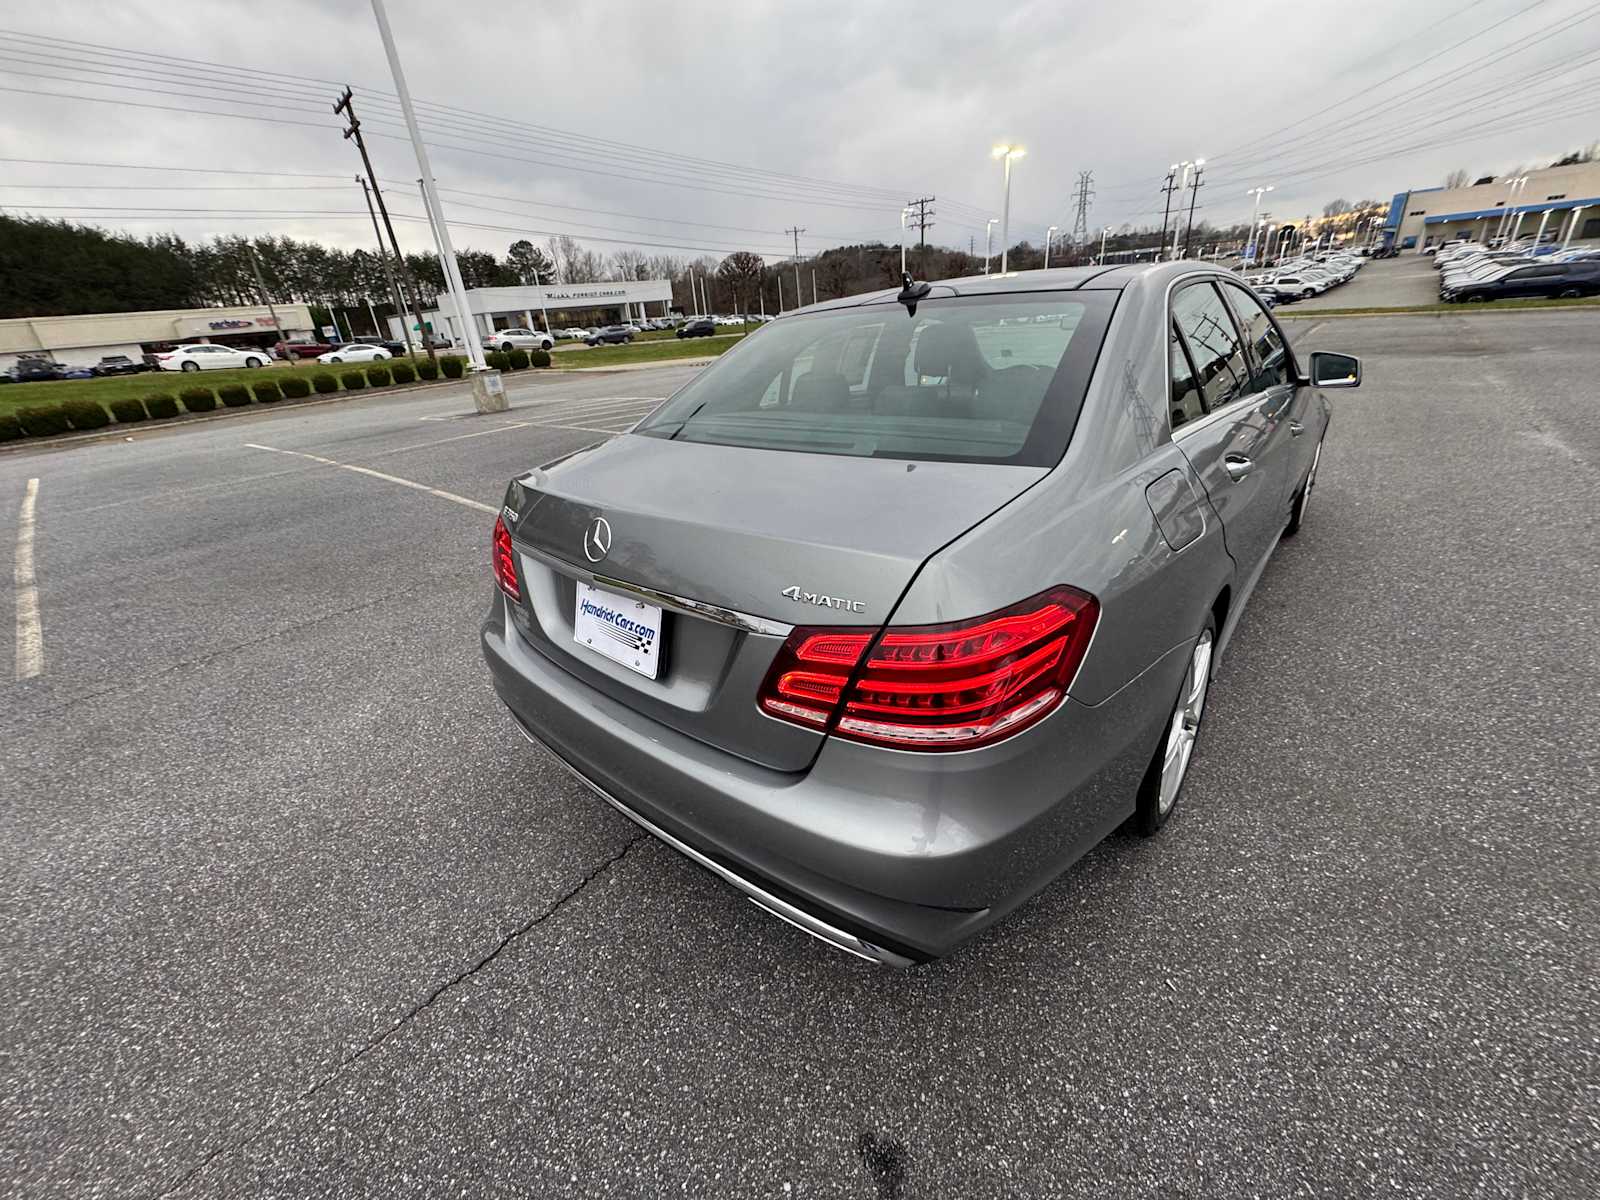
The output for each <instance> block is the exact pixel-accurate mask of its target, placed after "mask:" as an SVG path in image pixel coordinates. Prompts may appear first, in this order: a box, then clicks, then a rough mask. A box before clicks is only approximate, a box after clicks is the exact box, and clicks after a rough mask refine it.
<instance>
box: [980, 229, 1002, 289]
mask: <svg viewBox="0 0 1600 1200" xmlns="http://www.w3.org/2000/svg"><path fill="white" fill-rule="evenodd" d="M999 221H1000V218H999V217H990V218H989V219H988V220H987V221H985V222H984V223H983V273H984V274H985V275H987V274H988V273H989V256H990V255H992V254H993V253H994V227H995V226H996V225H997V224H999Z"/></svg>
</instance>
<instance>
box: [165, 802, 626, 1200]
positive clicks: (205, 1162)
mask: <svg viewBox="0 0 1600 1200" xmlns="http://www.w3.org/2000/svg"><path fill="white" fill-rule="evenodd" d="M649 836H650V835H649V834H646V833H636V834H634V835H633V836H632V837H630V838H629V839H628V840H627V841H626V842H624V843H623V844H622V848H621V849H620V850H618V851H617V852H616V853H615V854H611V855H608V856H607V857H605V858H603V859H601V860H600V862H598V863H597V864H595V866H594V867H593V868H591V869H590V870H589V871H587V872H585V874H584V875H583V877H582V878H581V879H579V880H578V882H577V883H575V884H573V885H572V886H571V887H570V888H568V889H567V890H566V891H565V892H563V893H562V894H561V895H559V896H557V897H556V898H555V900H553V901H551V903H549V904H548V905H546V906H545V908H544V909H543V911H541V912H539V913H536V914H535V915H534V916H532V917H530V918H529V919H528V920H526V921H524V922H523V923H522V924H521V925H518V926H517V927H516V928H515V929H513V930H512V931H511V932H510V933H508V934H506V935H505V936H504V937H503V938H501V939H500V940H499V942H498V943H496V944H495V946H494V948H493V949H491V950H490V951H489V952H488V953H486V954H484V955H483V956H482V957H481V958H479V959H478V960H477V961H476V962H474V963H473V964H472V965H471V966H469V967H467V968H466V969H465V970H463V971H461V972H460V973H458V974H456V975H454V976H452V977H451V978H449V979H447V980H445V981H444V982H443V983H441V984H439V986H437V987H436V988H434V989H433V991H431V992H429V993H428V997H427V999H425V1000H423V1001H422V1002H421V1003H419V1004H416V1005H414V1006H413V1007H412V1008H411V1009H410V1010H409V1011H407V1012H406V1013H405V1014H404V1015H402V1016H401V1017H400V1018H399V1019H398V1020H396V1021H395V1022H394V1024H393V1025H391V1026H389V1028H388V1029H385V1030H384V1031H383V1032H382V1033H380V1034H379V1035H378V1036H377V1037H375V1038H372V1039H371V1040H370V1041H368V1042H367V1043H366V1044H365V1045H364V1046H362V1047H361V1048H360V1049H359V1050H356V1051H354V1052H352V1053H350V1054H347V1055H345V1057H343V1058H342V1059H340V1060H339V1061H338V1062H337V1063H336V1064H335V1065H334V1067H333V1069H332V1070H330V1071H329V1072H328V1073H327V1074H326V1075H324V1076H323V1077H322V1078H321V1079H319V1080H317V1082H316V1083H314V1084H312V1085H311V1086H310V1087H309V1088H307V1089H305V1090H304V1091H302V1092H301V1093H300V1094H299V1095H297V1096H295V1097H294V1098H293V1099H292V1100H290V1101H289V1103H287V1104H285V1105H283V1106H282V1107H281V1108H280V1110H279V1112H278V1113H276V1114H274V1115H273V1116H272V1117H269V1118H268V1119H267V1120H266V1121H264V1122H262V1123H261V1125H260V1126H259V1127H258V1128H256V1129H255V1130H253V1131H252V1132H251V1133H250V1134H249V1135H248V1136H246V1137H243V1138H240V1139H238V1140H237V1141H234V1142H230V1143H228V1144H227V1145H223V1146H218V1147H217V1148H216V1149H215V1150H213V1151H211V1152H210V1153H209V1154H207V1155H206V1156H205V1157H204V1158H202V1159H201V1160H200V1161H199V1162H197V1163H196V1164H195V1165H194V1166H192V1167H190V1168H189V1169H188V1170H187V1171H185V1172H184V1173H183V1174H182V1175H180V1176H179V1177H178V1178H177V1179H176V1180H174V1181H173V1182H172V1183H170V1184H168V1185H167V1186H166V1187H164V1188H162V1189H161V1190H160V1191H157V1192H152V1193H150V1196H151V1200H161V1197H164V1196H170V1195H172V1194H173V1193H175V1192H178V1191H180V1190H181V1189H183V1188H184V1187H186V1186H188V1184H189V1183H190V1182H191V1181H192V1180H194V1179H195V1178H196V1177H198V1176H199V1175H201V1174H202V1173H203V1172H204V1171H205V1170H206V1168H207V1167H209V1166H210V1165H211V1164H212V1163H213V1162H215V1161H216V1160H217V1159H218V1158H220V1157H222V1156H223V1155H224V1154H232V1153H236V1152H237V1151H240V1150H243V1149H245V1148H246V1147H247V1146H249V1145H251V1144H253V1143H254V1142H256V1141H259V1140H260V1139H261V1138H263V1137H265V1136H266V1134H267V1133H269V1132H270V1131H271V1130H272V1128H273V1127H274V1126H275V1125H276V1124H277V1123H278V1120H279V1119H280V1118H281V1117H282V1116H284V1115H286V1114H287V1112H288V1110H289V1109H291V1108H293V1107H294V1106H296V1105H299V1104H303V1103H305V1102H306V1101H307V1100H310V1099H311V1098H312V1097H313V1096H315V1095H316V1094H317V1093H318V1092H321V1091H322V1090H323V1089H324V1088H326V1087H327V1086H328V1085H329V1084H331V1083H333V1082H334V1081H335V1080H336V1079H338V1078H339V1077H340V1076H341V1075H343V1074H344V1073H345V1072H346V1071H348V1070H349V1069H350V1068H351V1067H353V1066H355V1065H356V1064H357V1063H359V1062H360V1061H361V1060H362V1059H364V1058H366V1057H367V1055H369V1054H371V1053H372V1052H373V1051H374V1050H377V1049H378V1048H379V1047H380V1046H382V1045H383V1044H384V1043H385V1042H387V1041H388V1040H389V1039H390V1038H392V1037H393V1036H394V1035H395V1034H397V1033H399V1032H400V1031H401V1030H402V1029H405V1028H406V1027H407V1026H408V1025H410V1024H411V1022H412V1021H414V1020H415V1019H416V1018H417V1017H418V1016H420V1015H421V1014H422V1013H424V1012H426V1011H427V1010H428V1009H429V1008H431V1007H433V1005H434V1003H435V1002H436V1001H437V1000H438V999H439V998H440V997H441V996H443V995H444V994H445V993H446V992H448V991H450V990H451V989H453V988H455V987H458V986H459V985H461V984H463V983H465V982H467V980H469V979H471V978H472V977H473V976H475V975H477V974H478V972H480V971H482V970H483V969H484V968H485V967H487V966H488V965H489V964H490V963H492V962H494V960H495V959H497V958H499V957H500V955H501V953H502V952H504V951H505V950H506V948H507V947H509V946H510V945H511V944H512V943H513V942H515V941H517V940H518V939H519V938H522V937H524V936H526V935H527V934H529V933H531V932H533V931H534V930H535V929H537V928H538V927H539V926H541V925H543V924H544V923H545V922H546V921H548V920H549V919H550V918H551V917H553V916H555V915H556V914H557V913H558V912H560V911H561V910H562V909H563V908H565V907H566V906H567V904H569V903H570V902H571V901H573V900H575V899H577V898H578V896H580V895H582V893H583V891H584V889H586V888H587V887H588V886H589V885H590V884H591V883H593V882H594V881H595V880H596V879H597V878H599V877H600V876H601V875H603V874H605V873H606V872H607V871H609V870H610V869H611V868H612V867H614V866H616V865H617V863H619V862H621V861H622V859H623V858H624V857H626V855H627V853H628V851H630V850H632V849H633V848H634V847H635V846H637V845H638V844H639V843H640V842H642V841H644V840H645V839H646V838H647V837H649Z"/></svg>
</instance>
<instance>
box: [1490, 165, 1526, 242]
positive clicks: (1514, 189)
mask: <svg viewBox="0 0 1600 1200" xmlns="http://www.w3.org/2000/svg"><path fill="white" fill-rule="evenodd" d="M1527 185H1528V177H1527V176H1526V175H1521V176H1518V177H1517V178H1516V179H1513V180H1511V181H1510V186H1509V187H1507V188H1506V207H1505V211H1504V212H1502V213H1501V214H1500V224H1499V225H1498V226H1497V227H1496V229H1495V236H1496V237H1500V238H1503V237H1505V235H1506V226H1508V225H1509V224H1510V223H1511V208H1512V205H1514V204H1515V203H1516V201H1517V197H1518V196H1519V195H1520V194H1521V193H1522V189H1523V188H1525V187H1526V186H1527Z"/></svg>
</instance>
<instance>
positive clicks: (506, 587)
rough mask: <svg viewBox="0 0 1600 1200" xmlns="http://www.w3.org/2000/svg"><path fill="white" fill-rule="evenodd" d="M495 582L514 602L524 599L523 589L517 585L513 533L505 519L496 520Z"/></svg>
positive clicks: (493, 555)
mask: <svg viewBox="0 0 1600 1200" xmlns="http://www.w3.org/2000/svg"><path fill="white" fill-rule="evenodd" d="M492 559H493V562H494V581H495V582H496V583H498V584H499V585H500V590H501V591H502V592H504V593H505V594H506V595H508V596H510V597H511V598H512V599H513V600H521V599H522V588H521V587H519V586H518V584H517V555H516V552H515V551H514V550H512V548H511V531H510V530H509V529H507V528H506V522H505V518H504V517H496V518H495V519H494V551H493V554H492Z"/></svg>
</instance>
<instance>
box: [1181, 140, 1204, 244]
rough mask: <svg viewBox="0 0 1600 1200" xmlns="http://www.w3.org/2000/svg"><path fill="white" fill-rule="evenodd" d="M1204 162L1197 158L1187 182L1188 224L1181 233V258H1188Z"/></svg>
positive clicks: (1202, 184)
mask: <svg viewBox="0 0 1600 1200" xmlns="http://www.w3.org/2000/svg"><path fill="white" fill-rule="evenodd" d="M1205 170H1206V160H1205V159H1203V158H1199V159H1196V160H1195V164H1194V178H1193V179H1192V180H1190V181H1189V224H1188V227H1187V228H1186V229H1185V230H1184V231H1183V256H1184V257H1185V258H1188V257H1189V238H1190V235H1192V234H1193V233H1194V200H1195V197H1196V196H1198V195H1199V194H1200V189H1201V188H1202V187H1204V186H1205V184H1204V183H1202V182H1201V180H1200V176H1202V175H1204V174H1205Z"/></svg>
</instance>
